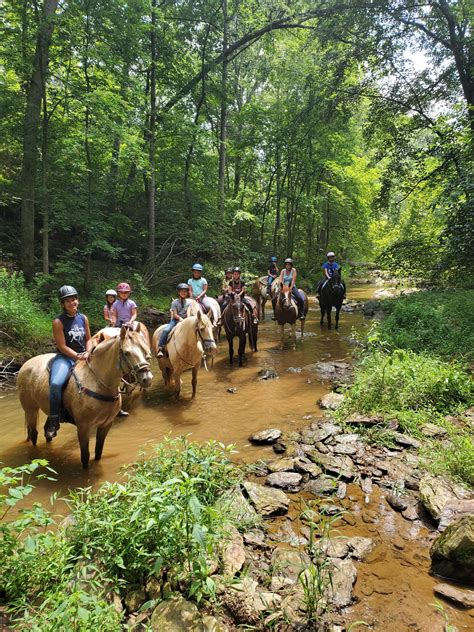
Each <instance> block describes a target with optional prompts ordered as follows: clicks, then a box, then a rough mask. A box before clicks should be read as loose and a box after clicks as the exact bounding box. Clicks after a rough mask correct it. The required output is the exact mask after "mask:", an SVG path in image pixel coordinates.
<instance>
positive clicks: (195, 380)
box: [191, 366, 199, 399]
mask: <svg viewBox="0 0 474 632" xmlns="http://www.w3.org/2000/svg"><path fill="white" fill-rule="evenodd" d="M198 368H199V367H197V366H193V377H192V380H191V384H192V385H193V394H192V398H193V399H194V398H195V397H196V389H197V383H198Z"/></svg>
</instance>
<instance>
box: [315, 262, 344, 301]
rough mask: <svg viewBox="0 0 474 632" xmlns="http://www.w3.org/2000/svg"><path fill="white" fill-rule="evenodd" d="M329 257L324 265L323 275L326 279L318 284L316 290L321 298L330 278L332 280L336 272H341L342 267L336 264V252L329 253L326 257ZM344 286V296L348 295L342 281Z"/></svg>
mask: <svg viewBox="0 0 474 632" xmlns="http://www.w3.org/2000/svg"><path fill="white" fill-rule="evenodd" d="M326 257H327V261H325V262H324V263H323V275H324V279H321V281H319V283H318V287H317V289H316V294H317V295H318V296H319V297H320V296H321V290H322V288H323V285H324V284H325V283H326V282H327V281H329V279H330V278H332V276H333V274H334V272H336V270H340V269H341V266H340V265H339V264H338V263H336V255H335V254H334V252H332V251H330V252H328V253H327V255H326ZM342 285H343V286H344V296H345V294H346V284H345V283H344V282H343V281H342Z"/></svg>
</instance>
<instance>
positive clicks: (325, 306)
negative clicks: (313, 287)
mask: <svg viewBox="0 0 474 632" xmlns="http://www.w3.org/2000/svg"><path fill="white" fill-rule="evenodd" d="M345 292H346V290H345V287H344V284H343V282H342V279H341V272H340V270H335V271H334V273H333V275H332V277H331V278H330V279H328V280H327V281H326V282H325V283H323V285H322V287H321V290H320V292H319V306H320V307H321V325H322V324H323V321H324V314H326V315H327V320H328V329H331V311H332V308H333V306H334V307H335V308H336V329H338V328H339V312H340V311H341V307H342V301H343V300H344V294H345Z"/></svg>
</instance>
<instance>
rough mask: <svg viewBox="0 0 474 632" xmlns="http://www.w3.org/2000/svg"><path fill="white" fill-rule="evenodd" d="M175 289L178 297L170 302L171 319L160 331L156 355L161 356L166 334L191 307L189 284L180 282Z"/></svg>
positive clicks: (182, 318)
mask: <svg viewBox="0 0 474 632" xmlns="http://www.w3.org/2000/svg"><path fill="white" fill-rule="evenodd" d="M176 290H177V292H178V298H175V299H174V301H173V302H172V303H171V308H170V311H171V320H170V322H169V323H168V324H167V325H166V327H164V329H163V331H162V332H161V335H160V339H159V341H158V353H157V357H158V358H162V357H163V348H164V346H165V344H166V341H167V340H168V336H169V334H170V333H171V331H172V330H173V329H174V328H175V327H176V325H177V324H178V323H179V322H180V321H181V320H184V319H185V318H186V317H187V315H188V309H189V308H190V307H191V300H190V299H189V286H188V284H187V283H180V284H179V285H178V286H177V287H176Z"/></svg>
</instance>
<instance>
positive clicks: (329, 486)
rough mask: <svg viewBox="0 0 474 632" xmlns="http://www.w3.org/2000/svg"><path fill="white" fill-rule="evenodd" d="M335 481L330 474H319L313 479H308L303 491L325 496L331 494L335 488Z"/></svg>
mask: <svg viewBox="0 0 474 632" xmlns="http://www.w3.org/2000/svg"><path fill="white" fill-rule="evenodd" d="M337 485H338V483H337V481H336V480H335V479H334V478H331V477H330V476H320V477H319V478H316V479H315V480H313V481H308V482H307V483H306V485H305V486H304V488H303V489H304V491H305V492H309V493H310V494H313V495H314V496H325V495H326V494H332V493H333V492H334V491H336V489H337Z"/></svg>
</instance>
